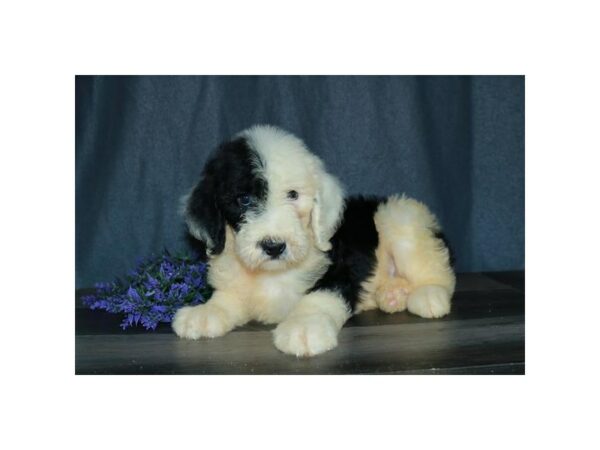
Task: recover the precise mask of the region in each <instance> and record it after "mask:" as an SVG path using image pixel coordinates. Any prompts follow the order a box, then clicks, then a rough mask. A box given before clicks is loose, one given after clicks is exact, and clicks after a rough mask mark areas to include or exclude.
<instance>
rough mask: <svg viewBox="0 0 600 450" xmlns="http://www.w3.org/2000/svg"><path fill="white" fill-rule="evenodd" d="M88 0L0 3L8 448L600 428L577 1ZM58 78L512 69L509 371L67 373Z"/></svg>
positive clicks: (587, 74) (594, 118) (68, 184)
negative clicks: (516, 154) (520, 139)
mask: <svg viewBox="0 0 600 450" xmlns="http://www.w3.org/2000/svg"><path fill="white" fill-rule="evenodd" d="M90 3H91V2H81V1H79V2H75V1H73V2H66V1H63V2H60V1H55V2H27V3H25V2H23V3H19V4H18V6H15V3H14V2H13V3H12V4H11V5H10V6H6V5H5V4H3V6H2V7H0V8H1V11H0V17H1V18H0V21H1V25H2V26H0V37H1V38H2V41H1V42H3V56H2V60H3V63H4V64H3V67H4V68H3V72H2V83H1V87H0V89H1V91H0V99H1V102H2V105H1V114H2V123H3V124H4V125H3V127H2V132H1V133H0V149H1V150H2V152H1V153H2V156H1V158H2V160H1V162H0V179H1V182H2V200H3V206H4V208H3V210H4V212H5V213H4V214H3V217H4V218H3V220H2V243H3V245H2V248H3V250H4V251H3V262H4V264H3V272H4V275H5V276H4V277H3V281H4V286H3V287H4V296H3V300H4V311H5V316H4V322H3V328H2V338H3V344H4V345H3V353H4V355H3V356H4V357H3V360H4V369H3V375H2V377H3V402H2V403H3V411H4V412H5V420H4V422H3V425H4V429H5V431H4V432H3V436H2V437H1V438H0V439H2V440H3V441H7V442H4V444H5V445H4V447H5V448H8V441H11V442H12V443H15V442H17V443H19V444H20V445H21V446H23V447H28V446H31V447H33V448H35V447H36V446H37V447H39V446H40V445H44V446H48V445H51V444H57V445H61V446H63V447H71V446H81V447H85V448H90V449H95V448H103V449H104V448H138V447H140V448H158V447H163V448H164V447H165V446H169V447H171V448H177V447H179V446H185V447H189V446H192V447H199V448H201V447H208V446H215V445H219V446H221V447H226V448H230V447H231V448H233V447H235V446H240V447H242V448H245V447H254V446H257V447H260V448H269V447H278V448H280V447H282V446H285V447H291V448H313V447H319V448H327V447H329V448H334V447H335V448H338V447H340V446H342V445H344V446H348V445H350V446H352V447H359V446H360V447H365V448H377V447H379V446H381V445H383V444H386V445H395V446H398V447H411V448H412V447H415V446H416V447H433V446H443V447H460V448H480V447H482V446H484V447H486V448H503V449H505V448H509V447H511V446H517V447H524V448H531V447H533V446H535V447H536V448H537V447H541V446H547V445H551V444H556V445H563V446H565V445H569V447H573V448H580V447H582V446H584V445H585V444H587V443H588V442H593V441H596V442H597V439H596V436H595V420H594V415H593V414H591V413H587V405H590V406H593V405H594V404H595V403H596V401H597V400H598V389H597V387H596V377H597V375H596V374H597V369H598V362H597V360H598V357H597V354H598V351H597V342H598V339H597V334H596V332H595V330H596V327H597V325H596V317H598V315H599V314H598V312H599V311H598V300H599V299H598V293H597V292H598V290H597V288H596V287H595V281H596V279H597V278H598V275H597V268H598V263H597V261H596V255H597V254H598V250H599V248H598V236H599V235H600V234H599V233H598V229H599V225H600V224H599V223H598V222H599V221H598V213H597V212H598V207H597V204H598V200H597V192H600V189H599V186H598V176H597V174H596V172H597V167H598V165H597V162H596V161H595V160H594V159H593V158H594V156H595V155H596V154H597V152H598V149H599V145H598V135H597V132H596V129H597V127H598V113H597V107H598V105H599V104H600V102H599V100H600V98H599V89H598V84H599V83H598V80H599V77H598V75H599V74H598V67H597V63H596V60H597V57H595V55H596V54H597V48H596V46H594V44H593V43H594V42H598V40H599V39H598V38H599V36H598V27H597V14H596V13H595V11H594V10H593V9H592V7H593V3H592V2H584V1H572V2H570V3H569V4H568V7H567V6H564V7H561V6H560V5H561V4H559V3H557V2H546V3H539V2H529V3H527V2H523V1H519V2H516V1H511V0H505V1H502V2H476V1H460V2H457V1H454V2H441V1H437V2H435V1H426V0H422V1H420V2H415V3H414V4H413V5H407V4H406V3H398V2H383V1H376V0H375V1H370V2H368V3H365V2H354V1H348V2H325V1H319V2H317V1H305V2H303V3H302V4H299V3H294V4H290V6H289V7H284V6H283V3H282V2H274V1H253V2H225V1H221V2H219V3H218V6H217V5H215V4H213V5H211V6H208V5H206V4H203V3H201V2H184V1H171V2H169V3H166V2H156V1H146V2H141V1H132V2H124V1H119V2H116V1H104V2H102V3H97V4H90ZM215 3H216V2H215ZM234 3H235V4H234ZM565 5H566V4H565ZM76 73H77V74H87V73H101V74H117V73H125V74H141V73H143V74H171V73H177V74H246V73H253V74H274V73H276V74H284V73H294V74H303V73H310V74H314V73H321V74H422V73H426V74H457V73H458V74H523V73H525V74H526V85H527V86H526V98H527V103H526V104H527V133H526V149H527V150H526V169H527V176H526V183H527V192H526V194H527V197H526V198H527V213H526V214H527V216H526V220H527V242H526V245H527V375H526V376H525V377H450V376H446V377H394V376H390V377H373V376H361V377H356V376H340V377H116V376H115V377H75V376H74V375H73V369H74V361H73V355H74V352H73V335H74V327H73V321H72V319H73V310H72V301H73V297H72V296H73V286H74V283H73V281H74V276H73V273H74V261H73V260H74V257H73V256H74V238H73V237H74V170H73V168H74V137H73V125H74V108H73V105H74V79H73V75H74V74H76ZM490 238H493V237H490ZM571 305H572V306H571Z"/></svg>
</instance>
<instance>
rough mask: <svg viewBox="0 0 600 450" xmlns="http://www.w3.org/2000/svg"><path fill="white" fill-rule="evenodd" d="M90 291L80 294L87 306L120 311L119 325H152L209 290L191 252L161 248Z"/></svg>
mask: <svg viewBox="0 0 600 450" xmlns="http://www.w3.org/2000/svg"><path fill="white" fill-rule="evenodd" d="M95 288H96V292H95V293H94V294H93V295H87V296H84V297H82V301H83V304H84V305H85V306H87V307H89V308H91V309H102V310H105V311H108V312H111V313H121V314H124V315H125V318H124V319H123V321H122V322H121V328H123V329H126V328H128V327H130V326H133V325H138V324H141V325H142V326H144V328H146V329H147V330H154V329H156V327H157V325H158V323H159V322H171V320H172V319H173V316H174V314H175V311H177V310H178V309H179V308H181V307H182V306H187V305H197V304H199V303H204V302H205V301H206V300H208V298H210V295H211V293H212V289H211V288H210V286H208V284H207V282H206V264H205V263H203V262H200V261H198V258H197V257H195V256H188V255H182V256H173V255H171V254H170V253H169V252H168V251H167V250H165V251H164V252H163V253H162V254H161V255H159V256H158V257H151V258H149V259H147V260H141V261H139V262H138V264H137V267H136V269H135V270H133V271H131V272H130V273H129V274H128V275H127V277H126V278H125V280H120V279H117V280H116V281H114V282H112V283H97V284H96V285H95Z"/></svg>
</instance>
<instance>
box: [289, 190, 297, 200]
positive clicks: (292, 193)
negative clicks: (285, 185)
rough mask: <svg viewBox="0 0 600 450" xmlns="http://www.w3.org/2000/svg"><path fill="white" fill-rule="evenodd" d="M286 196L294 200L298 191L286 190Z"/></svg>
mask: <svg viewBox="0 0 600 450" xmlns="http://www.w3.org/2000/svg"><path fill="white" fill-rule="evenodd" d="M287 198H289V199H290V200H296V199H298V192H296V191H288V193H287Z"/></svg>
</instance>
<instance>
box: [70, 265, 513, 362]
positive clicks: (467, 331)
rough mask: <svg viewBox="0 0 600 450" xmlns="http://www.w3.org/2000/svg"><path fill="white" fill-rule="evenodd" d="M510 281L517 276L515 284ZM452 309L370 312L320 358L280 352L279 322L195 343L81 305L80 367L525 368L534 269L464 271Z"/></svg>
mask: <svg viewBox="0 0 600 450" xmlns="http://www.w3.org/2000/svg"><path fill="white" fill-rule="evenodd" d="M501 280H509V281H511V282H510V284H506V283H505V282H503V281H501ZM459 286H460V287H461V288H460V290H458V291H457V293H456V295H455V298H454V303H453V310H452V312H451V314H450V315H449V316H447V317H445V318H443V319H439V320H426V319H422V318H419V317H416V316H413V315H411V314H409V313H406V312H403V313H398V314H391V315H390V314H385V313H382V312H379V311H369V312H367V313H363V314H361V315H359V316H357V317H354V318H353V319H352V320H350V321H349V323H348V324H347V325H346V326H345V327H344V328H343V329H342V331H341V333H340V336H339V346H338V347H337V348H336V349H334V350H332V351H330V352H327V353H325V354H323V355H319V356H317V357H314V358H308V359H300V358H296V357H292V356H288V355H285V354H283V353H281V352H279V351H278V350H277V349H276V348H275V347H274V346H273V344H272V334H271V331H270V330H271V329H272V327H269V326H265V325H261V324H249V325H247V326H245V327H242V328H240V329H238V330H235V331H234V332H232V333H229V334H228V335H226V336H224V337H221V338H217V339H202V340H199V341H187V340H182V339H179V338H177V336H175V335H174V334H173V333H172V332H171V331H170V327H169V326H168V325H165V326H163V327H160V328H159V330H157V331H156V332H145V331H144V330H143V329H135V330H132V331H128V332H123V331H121V330H120V328H119V326H118V324H119V322H120V318H119V317H116V316H114V315H112V314H107V313H101V312H98V311H89V310H87V309H84V308H81V307H78V308H76V339H75V371H76V373H77V374H522V373H524V371H525V315H524V291H523V290H522V289H521V287H522V286H523V287H524V275H523V274H522V273H511V274H505V275H504V278H502V276H496V277H495V278H492V277H490V276H486V275H485V274H468V276H463V275H459Z"/></svg>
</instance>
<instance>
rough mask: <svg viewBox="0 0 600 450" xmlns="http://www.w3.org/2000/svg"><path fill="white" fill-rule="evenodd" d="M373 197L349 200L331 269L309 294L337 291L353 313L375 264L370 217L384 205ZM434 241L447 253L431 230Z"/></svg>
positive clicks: (375, 240)
mask: <svg viewBox="0 0 600 450" xmlns="http://www.w3.org/2000/svg"><path fill="white" fill-rule="evenodd" d="M385 201H386V199H384V198H377V197H349V198H348V199H347V200H346V209H345V211H344V217H343V219H342V224H341V225H340V228H339V229H338V230H337V232H336V233H335V235H334V236H333V238H332V239H331V244H332V249H331V250H330V251H329V252H328V256H329V258H330V259H331V266H329V269H328V270H327V272H325V275H323V277H322V278H321V279H320V280H319V281H317V283H316V284H315V285H314V286H313V287H312V289H310V291H309V292H312V291H316V290H318V289H330V290H334V291H338V292H339V293H340V294H341V295H342V296H343V297H344V299H345V300H346V303H347V304H348V306H349V307H350V310H351V311H354V310H355V308H356V305H357V303H358V300H359V295H360V291H361V286H360V285H361V283H362V282H363V281H365V280H366V279H367V278H369V277H370V276H372V275H373V274H374V270H375V267H376V264H377V260H376V257H375V250H376V248H377V245H378V244H379V236H378V234H377V229H376V228H375V221H374V216H375V213H376V212H377V207H378V206H379V205H380V204H381V203H383V202H385ZM433 232H434V234H435V237H436V238H437V239H439V240H440V241H441V242H442V244H443V245H445V246H446V247H448V249H449V251H450V261H451V263H453V262H454V257H453V255H452V252H451V250H450V248H449V246H448V241H447V239H446V237H445V236H444V234H443V233H442V232H441V231H438V230H434V231H433Z"/></svg>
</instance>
